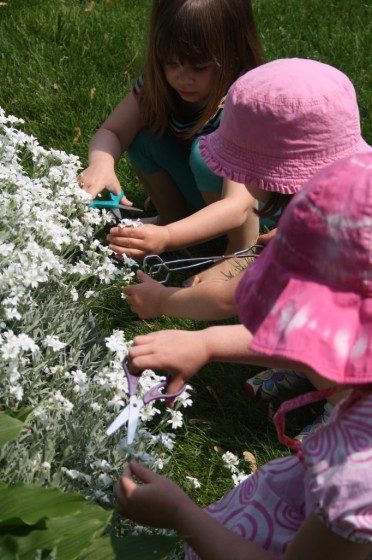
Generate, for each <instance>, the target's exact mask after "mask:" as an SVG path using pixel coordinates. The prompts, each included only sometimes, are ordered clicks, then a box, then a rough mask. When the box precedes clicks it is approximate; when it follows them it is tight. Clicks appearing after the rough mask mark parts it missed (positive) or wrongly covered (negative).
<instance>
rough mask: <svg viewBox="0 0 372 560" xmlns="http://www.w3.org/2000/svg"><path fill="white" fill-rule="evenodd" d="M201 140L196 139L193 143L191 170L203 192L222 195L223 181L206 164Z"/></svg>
mask: <svg viewBox="0 0 372 560" xmlns="http://www.w3.org/2000/svg"><path fill="white" fill-rule="evenodd" d="M199 140H200V138H196V139H195V140H194V141H193V143H192V145H191V150H190V158H189V165H190V169H191V171H192V173H193V175H194V177H195V182H196V185H197V187H198V189H199V191H201V192H203V191H205V192H210V193H216V194H218V195H221V192H222V182H223V179H222V177H219V176H218V175H216V174H215V173H213V172H212V171H211V170H210V169H209V167H208V166H207V165H206V163H205V162H204V160H203V158H202V157H201V154H200V149H199Z"/></svg>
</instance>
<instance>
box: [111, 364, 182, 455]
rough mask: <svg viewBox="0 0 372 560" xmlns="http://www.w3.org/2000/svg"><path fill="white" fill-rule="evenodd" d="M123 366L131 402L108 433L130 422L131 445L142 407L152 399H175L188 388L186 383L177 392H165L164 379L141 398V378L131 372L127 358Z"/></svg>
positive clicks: (128, 432) (165, 382)
mask: <svg viewBox="0 0 372 560" xmlns="http://www.w3.org/2000/svg"><path fill="white" fill-rule="evenodd" d="M122 366H123V370H124V373H125V375H126V378H127V381H128V393H129V404H128V405H127V406H126V407H125V408H124V409H123V410H122V411H121V412H120V414H119V415H118V416H117V417H116V419H115V420H114V421H113V422H112V424H110V426H109V427H108V428H107V430H106V434H107V435H108V436H111V435H112V434H113V433H114V432H116V430H118V429H119V428H120V427H121V426H122V425H123V424H125V423H126V422H128V431H127V444H128V445H130V444H131V443H132V442H133V440H134V436H135V435H136V430H137V426H138V420H139V417H140V413H141V409H142V408H143V407H144V406H145V405H146V404H148V403H149V402H151V401H155V400H165V399H173V398H174V397H178V395H180V394H181V393H182V392H183V391H184V390H185V389H186V385H183V386H182V387H181V389H180V390H179V391H177V392H176V393H163V391H162V390H163V389H164V388H165V387H166V385H167V381H162V382H161V383H158V384H157V385H155V387H152V389H150V390H149V391H147V393H145V394H144V395H143V397H140V398H139V397H137V395H136V393H137V388H138V383H139V380H140V378H139V377H138V376H136V375H132V374H131V373H130V371H129V367H128V363H127V360H126V359H124V360H123V363H122Z"/></svg>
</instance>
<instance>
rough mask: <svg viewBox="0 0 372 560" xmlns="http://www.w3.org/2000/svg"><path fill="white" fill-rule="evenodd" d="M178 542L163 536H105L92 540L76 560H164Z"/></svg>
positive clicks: (175, 538) (176, 538)
mask: <svg viewBox="0 0 372 560" xmlns="http://www.w3.org/2000/svg"><path fill="white" fill-rule="evenodd" d="M178 541H179V538H178V537H166V536H164V535H139V536H129V535H128V536H127V537H121V538H118V537H110V536H107V535H105V536H103V537H100V538H98V539H94V541H93V542H92V543H91V545H90V546H89V548H87V549H86V550H84V552H83V554H81V555H80V556H79V558H78V560H91V558H94V560H165V559H167V558H168V556H169V554H170V553H171V552H172V550H173V549H174V547H175V545H176V544H177V542H178Z"/></svg>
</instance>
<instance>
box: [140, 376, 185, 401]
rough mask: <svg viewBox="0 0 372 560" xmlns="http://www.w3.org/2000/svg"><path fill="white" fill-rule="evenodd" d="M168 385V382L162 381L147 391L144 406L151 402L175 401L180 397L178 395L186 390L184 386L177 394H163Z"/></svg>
mask: <svg viewBox="0 0 372 560" xmlns="http://www.w3.org/2000/svg"><path fill="white" fill-rule="evenodd" d="M167 383H168V382H167V381H162V382H161V383H158V384H157V385H155V387H153V388H152V389H150V390H149V391H147V393H146V394H145V395H144V396H143V404H148V403H149V402H151V401H155V400H165V399H173V398H174V397H178V395H180V394H181V393H182V392H183V391H184V390H185V389H186V385H182V387H181V389H179V391H177V392H176V393H163V391H162V389H164V388H165V387H166V386H167Z"/></svg>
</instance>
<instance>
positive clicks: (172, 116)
mask: <svg viewBox="0 0 372 560" xmlns="http://www.w3.org/2000/svg"><path fill="white" fill-rule="evenodd" d="M261 61H262V55H261V47H260V41H259V39H258V36H257V33H256V28H255V23H254V18H253V13H252V8H251V4H250V1H249V0H154V1H153V3H152V12H151V18H150V31H149V41H148V51H147V59H146V63H145V69H144V72H143V75H142V76H140V78H139V79H138V80H137V81H136V83H135V85H134V87H133V90H132V91H131V92H130V93H129V94H128V95H127V96H126V97H125V98H124V99H123V100H122V101H121V102H120V103H119V105H118V106H117V107H116V109H114V111H113V112H112V114H111V115H110V116H109V117H108V119H107V120H106V121H105V122H104V123H103V125H102V126H101V128H100V129H99V130H98V132H97V133H96V134H95V136H94V137H93V139H92V141H91V144H90V148H89V167H88V168H87V169H86V170H85V171H84V172H83V173H82V174H81V175H80V177H79V182H80V184H81V186H82V187H83V188H84V189H85V190H86V191H88V192H89V193H91V194H92V196H93V197H95V196H97V194H98V193H99V192H100V191H102V190H103V189H104V188H108V189H109V190H111V191H113V192H115V193H116V194H119V193H120V192H121V186H120V184H119V181H118V178H117V176H116V174H115V170H114V167H115V163H116V162H117V161H118V160H119V158H120V156H121V155H122V154H123V153H124V152H127V153H128V157H129V159H130V161H131V163H132V164H133V166H134V169H135V172H136V173H137V175H138V177H139V179H140V181H141V183H142V184H143V185H144V187H145V190H146V191H147V193H148V194H149V196H150V197H151V200H152V201H153V203H154V205H155V207H156V209H157V212H158V218H157V221H156V223H157V225H154V224H145V225H143V226H142V227H141V228H136V229H140V230H141V234H144V235H145V237H146V239H145V241H144V242H143V243H142V244H141V247H140V248H136V247H135V244H134V245H133V242H132V245H133V248H132V250H131V249H130V248H129V247H130V245H131V243H129V245H128V243H127V241H126V239H125V237H124V233H125V232H124V230H122V229H120V228H113V229H112V230H111V234H110V236H109V240H110V243H111V247H112V249H113V250H114V251H115V252H116V253H118V254H122V253H124V252H126V253H127V254H128V255H129V254H131V255H132V256H133V257H135V258H136V257H141V256H143V255H144V254H146V253H151V252H161V251H163V250H165V249H170V248H180V247H182V246H187V245H190V244H193V243H198V242H201V241H204V240H207V239H209V238H211V237H214V236H217V235H219V234H221V233H228V237H229V247H228V250H231V251H232V252H233V251H236V250H238V249H242V248H244V247H245V246H248V245H249V244H250V243H251V242H253V241H254V240H255V239H256V237H257V234H258V220H257V217H255V216H254V214H253V212H252V208H253V207H254V205H255V201H254V200H253V198H252V197H251V196H250V195H249V193H246V191H245V189H244V187H242V186H241V185H238V184H235V183H234V182H228V183H227V184H226V183H225V184H224V186H223V185H222V183H223V180H222V178H221V177H219V176H218V175H216V174H215V173H213V172H211V171H210V170H209V169H208V167H207V166H206V165H205V164H204V162H203V160H202V159H201V157H200V153H199V137H200V136H201V135H205V134H209V133H210V132H213V131H214V130H216V129H217V127H218V126H219V123H220V119H221V115H222V110H223V103H224V97H225V95H226V93H227V90H228V89H229V87H230V85H231V84H232V83H233V82H234V81H235V80H236V79H237V78H238V76H239V75H241V74H242V73H244V72H246V71H247V70H250V69H252V68H254V67H256V66H258V65H259V64H260V63H261ZM242 193H243V194H242ZM122 204H127V205H130V204H131V203H130V202H129V201H128V199H127V198H126V197H125V196H124V195H123V199H122ZM206 205H207V206H208V205H211V206H210V209H208V210H209V211H207V212H206V209H205V208H204V207H205V206H206ZM200 209H202V210H201V213H200V214H199V213H197V214H195V212H196V211H198V210H200ZM190 214H191V216H190ZM185 217H186V218H185ZM182 218H184V219H183V220H182V221H179V220H181V219H182ZM174 222H176V223H174ZM171 223H172V226H174V229H175V231H174V234H172V239H171V240H169V242H168V241H166V239H165V237H166V234H167V230H166V228H165V227H164V226H165V225H166V224H171Z"/></svg>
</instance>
